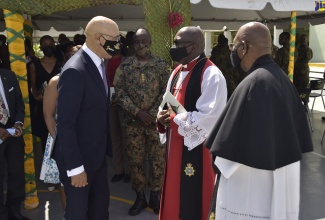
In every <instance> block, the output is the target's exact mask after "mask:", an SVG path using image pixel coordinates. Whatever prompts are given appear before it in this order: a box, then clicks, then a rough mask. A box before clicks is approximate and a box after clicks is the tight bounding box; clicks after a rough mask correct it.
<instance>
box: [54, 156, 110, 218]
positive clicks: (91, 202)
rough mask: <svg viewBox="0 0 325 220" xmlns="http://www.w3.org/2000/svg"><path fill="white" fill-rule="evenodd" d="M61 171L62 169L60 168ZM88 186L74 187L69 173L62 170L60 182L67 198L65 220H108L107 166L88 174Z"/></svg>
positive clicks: (104, 164)
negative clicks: (68, 175)
mask: <svg viewBox="0 0 325 220" xmlns="http://www.w3.org/2000/svg"><path fill="white" fill-rule="evenodd" d="M59 169H60V168H59ZM86 173H87V179H88V185H87V186H86V187H80V188H78V187H74V186H72V185H71V177H67V171H66V170H62V169H60V180H61V182H62V183H63V185H64V191H65V193H66V198H67V206H66V208H65V215H64V218H65V220H76V219H78V220H85V219H87V220H108V219H109V212H108V207H109V197H110V191H109V186H108V181H107V164H106V161H105V162H104V163H103V165H102V166H101V168H100V169H98V170H96V171H94V172H87V171H86Z"/></svg>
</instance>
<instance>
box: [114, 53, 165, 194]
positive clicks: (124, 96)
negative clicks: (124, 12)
mask: <svg viewBox="0 0 325 220" xmlns="http://www.w3.org/2000/svg"><path fill="white" fill-rule="evenodd" d="M168 68H169V66H168V64H167V63H166V62H165V61H163V60H162V59H160V58H157V57H154V56H151V58H150V59H149V60H148V61H147V63H146V64H144V65H141V63H140V62H139V61H138V59H137V58H136V57H135V56H133V57H129V58H128V59H126V60H125V61H124V62H123V63H122V64H121V66H120V67H119V68H118V69H117V71H116V76H115V78H116V80H114V81H115V82H116V84H115V85H116V86H115V90H116V95H117V99H118V102H119V104H120V105H121V106H122V107H123V108H124V109H125V110H126V111H127V112H128V113H127V114H126V116H125V120H124V123H125V127H126V136H127V137H126V149H127V152H128V156H129V162H130V174H131V182H132V189H133V190H135V191H144V190H145V188H146V186H147V180H146V173H145V169H144V166H145V160H146V155H147V153H148V157H149V163H150V177H149V188H150V190H152V191H158V190H160V189H161V186H162V178H163V175H164V163H165V146H163V145H161V144H160V141H159V134H158V131H157V130H156V125H155V124H151V125H148V126H145V125H143V124H142V122H141V121H140V119H138V118H137V116H136V114H137V113H138V112H139V111H140V110H142V109H146V110H147V111H148V112H149V113H150V114H151V115H152V116H154V117H156V115H157V113H158V106H159V104H160V102H161V101H162V96H163V94H164V92H165V88H166V85H167V81H168V78H169V75H170V74H169V71H168Z"/></svg>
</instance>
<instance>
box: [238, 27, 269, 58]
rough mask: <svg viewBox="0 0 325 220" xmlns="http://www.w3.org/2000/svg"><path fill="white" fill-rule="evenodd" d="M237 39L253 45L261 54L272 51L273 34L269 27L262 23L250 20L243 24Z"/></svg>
mask: <svg viewBox="0 0 325 220" xmlns="http://www.w3.org/2000/svg"><path fill="white" fill-rule="evenodd" d="M235 40H236V41H238V42H242V41H244V42H246V43H248V44H250V45H252V46H253V47H252V50H254V51H255V52H259V53H261V54H265V53H268V52H269V53H271V45H272V38H271V34H270V31H269V29H268V28H267V27H266V26H265V25H264V24H262V23H259V22H250V23H247V24H245V25H243V26H242V27H240V28H239V30H238V32H237V35H236V38H235ZM254 48H255V49H254Z"/></svg>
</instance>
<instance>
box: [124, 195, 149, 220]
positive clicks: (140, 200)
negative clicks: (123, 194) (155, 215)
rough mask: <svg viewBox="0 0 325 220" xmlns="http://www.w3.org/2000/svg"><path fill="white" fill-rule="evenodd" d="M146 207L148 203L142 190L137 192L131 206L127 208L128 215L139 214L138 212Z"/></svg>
mask: <svg viewBox="0 0 325 220" xmlns="http://www.w3.org/2000/svg"><path fill="white" fill-rule="evenodd" d="M147 207H148V203H147V201H146V196H145V195H144V192H137V199H136V200H135V202H134V204H133V206H132V207H131V208H130V210H129V215H132V216H134V215H139V214H140V212H141V211H142V210H143V209H145V208H147Z"/></svg>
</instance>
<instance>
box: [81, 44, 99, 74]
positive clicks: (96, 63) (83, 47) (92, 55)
mask: <svg viewBox="0 0 325 220" xmlns="http://www.w3.org/2000/svg"><path fill="white" fill-rule="evenodd" d="M82 49H83V50H84V51H85V52H86V53H87V54H88V55H89V56H90V58H91V59H92V61H93V62H94V63H95V65H96V67H97V68H98V69H100V68H101V67H100V64H101V63H102V62H104V60H103V59H101V58H100V57H99V56H97V55H96V54H95V53H94V52H93V51H92V50H91V49H89V47H87V45H86V43H84V45H82ZM99 72H100V73H101V71H99Z"/></svg>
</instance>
